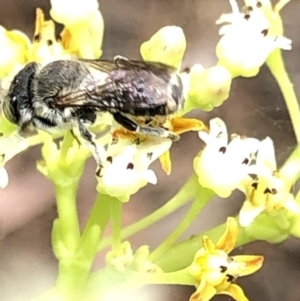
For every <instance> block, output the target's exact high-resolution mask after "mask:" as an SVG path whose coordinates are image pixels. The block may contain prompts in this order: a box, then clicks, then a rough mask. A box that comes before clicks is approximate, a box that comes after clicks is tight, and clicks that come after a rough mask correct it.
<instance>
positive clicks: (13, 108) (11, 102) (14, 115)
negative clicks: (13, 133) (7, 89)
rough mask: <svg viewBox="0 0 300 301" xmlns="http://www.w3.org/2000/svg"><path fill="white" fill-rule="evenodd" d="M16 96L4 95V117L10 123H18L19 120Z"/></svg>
mask: <svg viewBox="0 0 300 301" xmlns="http://www.w3.org/2000/svg"><path fill="white" fill-rule="evenodd" d="M17 101H18V97H17V96H13V97H10V96H6V97H5V98H4V102H3V113H4V115H5V117H6V118H7V119H8V120H9V121H10V122H12V123H15V124H18V122H19V116H20V114H19V112H18V110H17Z"/></svg>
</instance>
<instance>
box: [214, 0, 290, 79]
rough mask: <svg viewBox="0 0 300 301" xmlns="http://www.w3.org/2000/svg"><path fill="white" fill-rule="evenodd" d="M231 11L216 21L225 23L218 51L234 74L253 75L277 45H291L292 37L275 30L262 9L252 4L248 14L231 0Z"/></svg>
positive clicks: (288, 47)
mask: <svg viewBox="0 0 300 301" xmlns="http://www.w3.org/2000/svg"><path fill="white" fill-rule="evenodd" d="M229 2H230V4H231V7H232V13H231V14H223V15H222V16H221V17H220V19H219V20H217V24H222V23H230V24H227V25H223V26H222V27H221V29H220V31H219V34H220V35H222V38H221V40H220V41H219V43H218V45H217V48H216V53H217V56H218V58H219V60H220V63H221V64H222V65H223V66H225V67H227V68H228V69H229V70H230V71H231V72H232V73H233V74H234V75H241V76H254V75H256V74H257V73H258V71H259V68H260V67H261V66H262V65H263V64H264V62H265V61H266V59H267V58H268V56H269V55H270V53H271V52H272V51H273V50H275V49H278V48H281V49H284V50H290V49H291V43H292V42H291V40H289V39H287V38H285V37H283V36H281V35H274V34H272V30H271V29H272V28H271V24H270V22H269V21H268V19H267V18H266V16H265V14H264V12H263V9H262V8H258V7H257V6H252V7H251V10H249V11H248V12H247V13H246V14H242V13H240V12H239V10H238V6H237V4H236V1H235V0H230V1H229Z"/></svg>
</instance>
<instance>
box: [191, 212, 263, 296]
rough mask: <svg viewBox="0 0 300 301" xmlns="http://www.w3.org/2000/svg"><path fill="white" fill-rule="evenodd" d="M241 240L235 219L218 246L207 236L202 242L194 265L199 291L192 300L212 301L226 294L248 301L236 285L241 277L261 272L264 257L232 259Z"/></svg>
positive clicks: (192, 266) (192, 267)
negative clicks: (236, 245) (215, 297)
mask: <svg viewBox="0 0 300 301" xmlns="http://www.w3.org/2000/svg"><path fill="white" fill-rule="evenodd" d="M236 239H237V223H236V221H235V219H234V218H228V219H227V228H226V230H225V232H224V234H223V235H222V236H221V237H220V238H219V240H218V242H217V243H216V244H214V243H213V242H212V241H211V240H210V239H209V238H208V237H207V236H204V237H203V239H202V245H203V248H201V249H200V250H199V251H198V252H197V253H196V254H195V258H194V260H193V263H192V264H191V266H190V268H189V269H190V273H191V274H192V275H193V277H195V279H196V283H197V290H196V292H195V293H194V294H193V295H192V296H191V298H190V301H209V300H210V299H211V298H212V297H213V296H215V295H218V294H225V295H229V296H231V297H232V298H233V299H235V300H237V301H241V300H248V299H247V298H246V297H245V295H244V292H243V290H242V288H241V287H239V286H238V285H237V284H235V283H234V282H235V281H236V280H237V278H238V277H242V276H247V275H249V274H252V273H254V272H256V271H257V270H259V269H260V268H261V266H262V263H263V257H262V256H253V255H251V256H249V255H239V256H229V255H228V254H229V253H230V252H231V251H232V250H233V248H234V246H235V244H236Z"/></svg>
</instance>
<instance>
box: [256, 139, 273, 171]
mask: <svg viewBox="0 0 300 301" xmlns="http://www.w3.org/2000/svg"><path fill="white" fill-rule="evenodd" d="M256 164H257V165H263V166H266V167H268V168H269V169H270V170H271V171H275V170H276V169H277V164H276V157H275V148H274V144H273V141H272V139H271V138H270V137H267V138H265V139H264V140H262V141H261V143H260V147H259V150H258V153H257V157H256Z"/></svg>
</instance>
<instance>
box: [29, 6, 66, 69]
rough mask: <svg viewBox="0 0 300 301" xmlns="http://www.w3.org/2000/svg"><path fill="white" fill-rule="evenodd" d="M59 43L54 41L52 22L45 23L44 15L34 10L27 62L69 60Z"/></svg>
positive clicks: (45, 62) (38, 9)
mask: <svg viewBox="0 0 300 301" xmlns="http://www.w3.org/2000/svg"><path fill="white" fill-rule="evenodd" d="M70 58H71V56H70V55H69V54H67V53H66V52H65V50H64V49H63V46H62V44H61V42H60V41H58V40H57V39H56V33H55V24H54V22H53V21H52V20H48V21H45V17H44V13H43V11H42V10H41V9H40V8H37V9H36V20H35V33H34V40H33V43H32V45H31V47H30V50H29V51H28V59H29V61H36V62H39V63H44V64H47V63H50V62H51V61H53V60H58V59H70Z"/></svg>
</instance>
